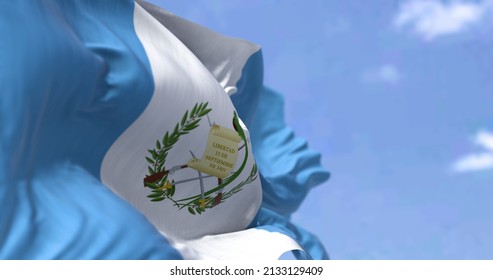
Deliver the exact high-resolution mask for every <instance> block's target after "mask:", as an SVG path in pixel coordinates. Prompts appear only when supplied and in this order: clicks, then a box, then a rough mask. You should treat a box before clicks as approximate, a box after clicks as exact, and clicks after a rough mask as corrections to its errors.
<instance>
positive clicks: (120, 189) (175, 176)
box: [0, 0, 329, 260]
mask: <svg viewBox="0 0 493 280" xmlns="http://www.w3.org/2000/svg"><path fill="white" fill-rule="evenodd" d="M0 37H1V39H0V209H1V211H0V259H182V258H183V259H230V260H234V259H255V260H273V259H278V258H279V256H281V255H282V254H283V253H285V252H287V251H294V252H296V253H295V255H297V257H299V258H308V259H310V258H313V259H327V258H328V255H327V253H326V252H325V250H324V248H323V246H322V245H321V243H320V242H319V241H318V239H317V238H316V237H315V236H313V235H312V234H310V233H309V232H306V231H305V230H303V229H301V228H299V227H297V226H296V225H294V224H292V223H291V222H290V215H291V214H292V213H293V212H294V211H296V209H297V208H298V207H299V205H300V204H301V203H302V201H303V199H304V198H305V196H306V195H307V192H308V191H309V190H310V188H311V187H313V186H315V185H318V184H319V183H321V182H322V181H324V180H326V179H327V178H328V176H329V174H328V172H327V171H325V170H324V169H323V168H322V167H321V166H320V163H319V162H320V155H319V154H318V153H316V152H314V151H312V150H309V149H308V148H307V145H306V142H305V141H303V140H300V139H299V138H296V137H294V135H293V132H292V131H291V130H290V129H289V128H287V127H286V126H285V124H284V122H283V118H284V117H283V104H282V102H283V100H282V97H281V96H280V95H279V94H277V93H275V92H273V91H272V90H270V89H267V88H264V86H263V81H262V79H263V70H262V67H263V66H262V54H261V50H260V48H259V47H258V46H257V45H255V44H252V43H249V42H246V41H243V40H238V39H232V38H228V37H224V36H222V35H219V34H217V33H215V32H212V31H210V30H208V29H206V28H204V27H202V26H199V25H196V24H194V23H191V22H188V21H186V20H184V19H181V18H179V17H177V16H175V15H173V14H171V13H169V12H167V11H164V10H162V9H160V8H158V7H156V6H153V5H151V4H148V3H146V2H140V1H138V2H134V1H130V0H105V1H101V0H77V1H76V0H73V1H66V0H39V1H27V0H18V1H2V2H1V3H0ZM247 128H248V129H247Z"/></svg>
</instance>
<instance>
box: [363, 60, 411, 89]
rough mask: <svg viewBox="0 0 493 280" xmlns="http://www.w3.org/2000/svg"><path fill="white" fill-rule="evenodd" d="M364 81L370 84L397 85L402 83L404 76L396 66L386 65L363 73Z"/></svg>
mask: <svg viewBox="0 0 493 280" xmlns="http://www.w3.org/2000/svg"><path fill="white" fill-rule="evenodd" d="M362 79H363V81H365V82H370V83H386V84H397V83H399V82H400V81H401V79H402V75H401V73H400V71H399V69H397V67H395V66H394V65H392V64H384V65H381V66H380V67H377V68H375V69H371V70H368V71H366V72H365V73H363V77H362Z"/></svg>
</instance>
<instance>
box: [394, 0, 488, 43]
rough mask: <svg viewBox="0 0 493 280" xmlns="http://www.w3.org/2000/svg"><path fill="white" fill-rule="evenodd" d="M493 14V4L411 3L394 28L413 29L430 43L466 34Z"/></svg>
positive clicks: (433, 0) (485, 1)
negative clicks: (441, 38) (454, 35)
mask: <svg viewBox="0 0 493 280" xmlns="http://www.w3.org/2000/svg"><path fill="white" fill-rule="evenodd" d="M491 11H493V9H492V1H491V0H482V1H479V2H478V1H476V2H472V1H460V0H456V1H448V2H446V1H441V0H408V1H406V2H404V3H403V4H402V5H401V7H400V10H399V12H398V14H397V16H396V17H395V19H394V25H395V26H396V27H398V28H403V27H407V26H409V27H411V28H412V29H413V31H414V32H415V33H417V34H418V35H420V36H422V37H423V39H425V40H428V41H430V40H433V39H434V38H436V37H438V36H442V35H449V34H454V33H460V32H463V31H466V30H468V29H469V28H471V27H472V26H474V25H475V24H478V23H480V22H481V21H482V20H483V19H484V17H485V15H486V14H487V13H490V12H491Z"/></svg>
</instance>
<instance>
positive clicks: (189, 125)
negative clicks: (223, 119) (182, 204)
mask: <svg viewBox="0 0 493 280" xmlns="http://www.w3.org/2000/svg"><path fill="white" fill-rule="evenodd" d="M208 104H209V102H205V103H200V104H199V103H196V104H195V106H193V108H192V110H191V111H190V113H189V111H188V110H187V111H186V112H185V114H184V115H183V117H182V118H181V121H180V122H178V123H177V124H176V125H175V128H174V129H173V131H172V132H171V133H169V131H167V132H166V134H164V136H163V139H162V141H161V142H160V141H159V140H156V147H155V149H150V150H147V151H148V152H149V154H150V157H146V160H147V162H149V163H150V164H152V167H151V166H148V167H147V169H148V170H147V171H148V174H146V179H148V178H150V179H148V180H147V181H146V179H144V186H146V187H149V188H151V189H152V193H151V194H150V195H148V196H147V197H148V198H150V199H151V201H153V202H156V201H162V200H164V199H166V198H168V199H170V200H171V201H173V202H174V203H175V204H177V203H176V201H174V200H173V195H174V194H175V185H174V184H173V183H174V182H173V181H171V182H169V181H168V172H167V171H166V170H165V169H164V163H165V162H166V157H167V156H168V152H169V151H170V150H171V149H172V148H173V145H175V144H176V143H177V142H178V140H179V139H180V136H182V135H185V134H188V133H189V132H190V131H191V130H193V129H195V128H197V127H198V126H199V123H200V121H201V119H202V117H204V116H205V115H207V114H208V113H209V112H210V111H212V109H209V108H207V105H208Z"/></svg>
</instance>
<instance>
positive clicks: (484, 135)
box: [475, 130, 493, 153]
mask: <svg viewBox="0 0 493 280" xmlns="http://www.w3.org/2000/svg"><path fill="white" fill-rule="evenodd" d="M475 143H476V144H478V145H479V146H482V147H483V148H485V149H488V150H490V152H492V153H493V133H491V132H488V131H486V130H482V131H480V132H479V133H478V134H477V135H476V137H475Z"/></svg>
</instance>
